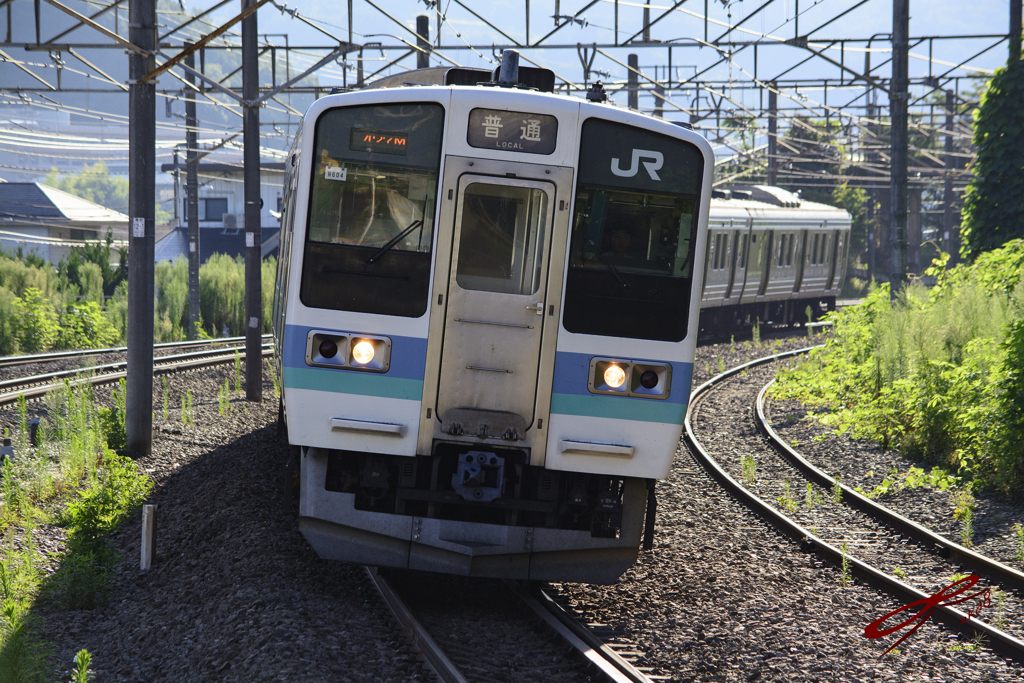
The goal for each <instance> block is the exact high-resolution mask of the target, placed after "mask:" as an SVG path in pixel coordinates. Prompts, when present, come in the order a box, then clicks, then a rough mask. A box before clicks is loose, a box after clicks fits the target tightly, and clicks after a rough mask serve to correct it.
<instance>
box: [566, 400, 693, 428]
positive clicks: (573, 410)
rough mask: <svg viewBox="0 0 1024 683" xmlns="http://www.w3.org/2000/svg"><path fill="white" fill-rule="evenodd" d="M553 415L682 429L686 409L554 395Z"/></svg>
mask: <svg viewBox="0 0 1024 683" xmlns="http://www.w3.org/2000/svg"><path fill="white" fill-rule="evenodd" d="M551 413H552V414H555V413H558V414H560V415H581V416H583V417H603V418H612V419H616V420H637V421H639V422H661V423H664V424H677V425H678V424H682V423H683V416H684V415H686V405H685V404H682V405H680V404H679V403H669V402H667V401H657V400H651V399H648V400H643V399H629V398H626V397H622V396H582V395H580V394H552V395H551Z"/></svg>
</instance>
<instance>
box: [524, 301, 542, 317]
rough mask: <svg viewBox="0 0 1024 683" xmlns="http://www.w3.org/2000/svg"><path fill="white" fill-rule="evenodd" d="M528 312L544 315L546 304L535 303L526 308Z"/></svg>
mask: <svg viewBox="0 0 1024 683" xmlns="http://www.w3.org/2000/svg"><path fill="white" fill-rule="evenodd" d="M526 310H528V311H537V315H544V302H543V301H534V302H533V303H532V304H530V305H529V306H527V307H526Z"/></svg>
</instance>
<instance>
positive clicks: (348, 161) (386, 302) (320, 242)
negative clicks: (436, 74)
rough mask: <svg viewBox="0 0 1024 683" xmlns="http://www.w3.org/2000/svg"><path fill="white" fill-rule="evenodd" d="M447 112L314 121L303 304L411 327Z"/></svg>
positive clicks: (423, 289) (357, 111)
mask: <svg viewBox="0 0 1024 683" xmlns="http://www.w3.org/2000/svg"><path fill="white" fill-rule="evenodd" d="M443 118H444V110H443V109H442V107H441V106H440V105H437V104H408V103H402V104H393V105H373V106H362V107H345V108H338V109H332V110H330V111H327V112H325V113H324V114H323V115H322V116H321V117H320V119H319V120H318V121H317V128H316V142H315V149H314V162H313V163H314V168H313V188H312V192H311V193H310V202H309V222H308V228H307V233H306V251H305V260H304V264H303V281H302V289H301V298H302V301H303V303H305V304H306V305H307V306H312V307H316V308H333V309H338V310H346V311H358V312H365V313H378V314H382V315H401V316H408V317H418V316H420V315H423V313H424V312H425V311H426V307H427V299H428V297H429V292H428V283H429V279H430V272H429V270H430V252H431V249H432V245H433V234H434V222H433V221H434V203H435V202H434V199H435V194H436V192H437V181H438V170H439V167H440V159H441V138H442V132H443V129H442V124H443Z"/></svg>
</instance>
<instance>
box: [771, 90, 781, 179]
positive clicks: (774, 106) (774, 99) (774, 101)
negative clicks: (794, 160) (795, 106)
mask: <svg viewBox="0 0 1024 683" xmlns="http://www.w3.org/2000/svg"><path fill="white" fill-rule="evenodd" d="M768 88H769V90H768V184H769V185H778V180H779V119H778V116H779V96H778V93H777V92H776V86H775V81H772V82H771V83H769V84H768Z"/></svg>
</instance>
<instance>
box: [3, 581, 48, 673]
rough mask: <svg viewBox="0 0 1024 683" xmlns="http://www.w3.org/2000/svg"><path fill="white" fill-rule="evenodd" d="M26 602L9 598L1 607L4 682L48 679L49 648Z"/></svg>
mask: <svg viewBox="0 0 1024 683" xmlns="http://www.w3.org/2000/svg"><path fill="white" fill-rule="evenodd" d="M32 621H33V620H32V619H31V618H30V616H29V613H28V606H27V604H26V602H21V601H18V600H13V599H5V600H4V601H3V604H2V606H0V636H2V643H3V649H2V651H0V681H3V682H4V683H7V682H8V681H10V682H11V683H15V682H17V683H20V682H22V681H26V682H27V681H42V680H44V679H45V676H46V656H47V654H48V653H47V651H46V648H45V646H44V645H43V644H42V643H41V642H40V640H39V638H38V636H37V635H36V633H34V631H35V629H34V628H33V627H34V624H33V623H32Z"/></svg>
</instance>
